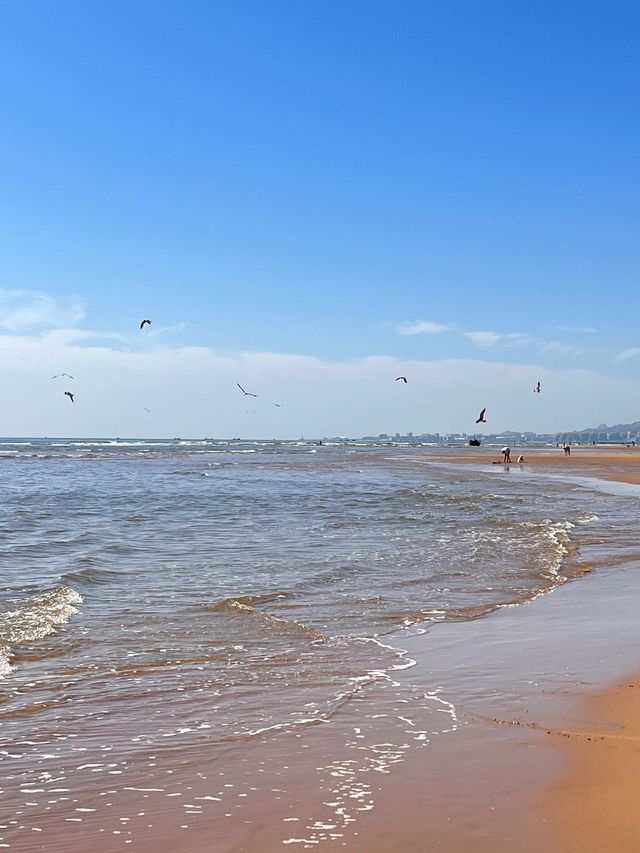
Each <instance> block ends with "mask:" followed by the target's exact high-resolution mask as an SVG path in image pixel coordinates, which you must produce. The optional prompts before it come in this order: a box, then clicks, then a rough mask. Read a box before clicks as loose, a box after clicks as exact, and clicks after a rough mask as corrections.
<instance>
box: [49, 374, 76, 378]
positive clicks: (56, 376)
mask: <svg viewBox="0 0 640 853" xmlns="http://www.w3.org/2000/svg"><path fill="white" fill-rule="evenodd" d="M59 376H66V377H67V379H73V376H72V375H71V374H70V373H56V375H55V376H52V377H51V378H52V379H57V378H58V377H59Z"/></svg>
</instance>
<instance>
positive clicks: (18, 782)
mask: <svg viewBox="0 0 640 853" xmlns="http://www.w3.org/2000/svg"><path fill="white" fill-rule="evenodd" d="M112 445H113V443H111V445H109V446H108V447H106V449H105V448H102V447H98V448H97V449H96V447H94V446H92V447H90V448H89V449H87V448H86V447H84V446H83V447H81V448H79V447H75V446H74V447H71V448H69V447H67V446H65V447H64V448H62V449H57V448H54V450H53V451H49V449H48V448H47V452H51V453H52V456H51V457H50V458H49V457H46V458H45V459H44V461H43V460H42V459H41V457H40V456H36V454H35V452H34V451H33V450H32V449H31V448H28V449H27V452H28V453H29V454H30V455H29V456H28V457H27V458H26V459H25V460H24V461H22V462H19V461H17V460H16V463H15V464H16V465H23V468H22V469H21V470H22V471H23V472H24V473H23V478H22V480H21V481H17V480H16V479H15V478H14V477H13V474H12V469H10V468H9V467H7V466H5V469H4V470H5V476H6V477H7V478H8V479H7V489H8V495H9V500H8V504H7V505H8V507H9V509H11V506H12V502H11V498H12V497H15V501H14V502H15V507H16V509H15V515H14V516H13V517H10V518H7V519H6V520H5V527H6V529H7V530H14V531H17V532H14V533H13V534H12V535H13V536H14V540H11V541H10V542H9V545H8V546H7V547H6V551H7V553H6V554H5V557H6V565H7V566H13V567H14V571H15V573H16V574H15V577H16V581H15V584H16V586H15V587H14V589H18V586H17V585H18V584H20V583H23V576H24V575H25V574H26V573H27V571H29V570H31V569H30V567H31V566H32V565H33V564H34V563H35V565H36V566H37V567H38V571H39V572H40V573H41V575H40V576H36V575H33V576H32V579H31V582H30V586H29V587H28V588H25V589H24V591H23V592H22V595H25V594H28V596H27V598H19V599H18V604H14V603H11V602H12V601H13V600H14V599H10V600H9V605H8V606H10V607H12V608H14V609H13V610H11V609H10V610H8V611H5V620H6V623H5V628H4V633H2V631H0V652H1V651H2V642H5V643H8V645H6V652H5V655H6V656H5V661H6V664H5V670H4V672H3V673H0V674H2V675H3V676H4V678H3V680H0V698H1V700H2V701H1V703H0V721H1V722H2V730H1V735H2V743H1V747H2V750H1V752H0V756H1V757H0V793H1V794H2V797H3V805H4V813H3V815H2V820H0V833H1V835H0V843H1V844H2V845H3V846H4V847H8V848H9V849H12V850H20V851H27V850H28V851H36V850H38V851H39V850H52V849H65V850H67V851H69V853H76V851H77V853H80V851H82V853H84V851H85V850H86V849H93V850H95V851H105V853H107V851H116V850H124V849H128V848H129V847H135V848H137V849H140V850H154V851H155V850H158V851H167V853H168V851H184V853H200V851H202V853H205V851H207V853H208V851H211V850H215V851H222V853H227V851H228V853H235V851H268V853H270V851H276V850H282V849H293V850H298V849H327V850H329V849H331V848H347V849H350V850H355V851H367V852H368V853H369V851H371V853H383V851H388V850H390V849H398V850H403V851H416V853H417V851H424V850H425V849H427V850H437V851H444V853H459V851H463V850H464V851H466V850H473V851H474V853H489V851H504V853H506V851H509V853H511V851H513V850H518V851H522V853H534V851H540V850H545V851H550V853H563V851H573V850H578V849H580V850H587V851H591V850H592V851H594V853H595V851H596V850H598V851H600V850H612V851H613V850H616V851H619V850H622V851H627V850H629V851H631V850H636V849H638V844H637V842H636V839H638V838H639V837H640V834H639V833H640V826H639V824H638V820H637V817H636V815H637V813H638V810H637V809H636V808H635V807H634V803H635V802H636V791H637V787H636V782H635V775H637V774H636V772H635V771H636V758H635V757H636V755H637V754H638V753H637V752H636V743H637V732H636V728H637V726H636V723H635V718H636V716H637V711H639V710H640V709H639V708H638V702H639V701H640V697H639V694H638V692H637V690H640V686H638V687H637V690H636V688H635V685H637V684H640V680H639V679H636V678H635V676H634V673H636V672H638V671H639V670H640V660H639V655H638V651H637V650H638V649H639V648H640V620H638V619H637V601H638V600H639V597H640V572H639V571H638V569H639V568H640V545H638V543H637V542H636V538H635V519H636V513H635V504H636V500H637V497H638V496H640V486H639V485H638V484H639V483H640V452H638V451H637V450H635V449H627V448H621V449H620V450H611V449H603V450H600V449H595V450H594V449H588V450H583V449H580V448H578V449H574V450H573V452H572V455H571V456H570V457H564V455H563V454H562V451H561V450H559V451H556V450H554V449H543V450H533V451H531V450H527V451H526V453H525V458H526V460H527V461H526V463H525V464H524V465H522V466H518V465H517V464H514V465H510V466H504V465H502V464H499V465H495V464H494V462H495V461H496V460H497V459H498V458H499V449H492V448H490V449H482V450H480V451H478V452H477V451H466V450H457V449H456V450H453V451H449V450H432V449H430V450H428V451H427V450H426V449H422V448H409V449H407V448H393V449H387V448H385V449H383V450H380V449H375V450H373V451H366V452H362V453H361V452H359V451H358V452H354V451H353V450H346V451H345V450H342V449H336V450H333V449H330V450H326V451H325V450H323V451H322V454H320V453H318V454H316V453H315V451H314V450H309V449H308V448H300V449H295V452H294V451H292V450H288V449H285V450H283V451H281V450H278V449H275V450H273V449H269V448H267V449H266V450H265V449H260V448H258V449H257V450H253V449H237V448H234V449H233V450H228V449H226V448H223V449H217V448H207V447H205V446H203V445H202V444H201V445H198V446H197V447H196V448H194V449H192V448H188V447H187V448H181V449H180V450H179V452H176V451H175V450H174V449H173V448H170V449H168V450H165V449H162V448H161V449H158V448H155V447H150V448H147V447H145V448H143V449H140V448H139V447H137V446H133V447H131V448H125V449H124V450H123V449H122V448H120V447H114V446H112ZM37 451H38V453H40V449H39V448H37ZM11 452H13V451H11ZM18 452H19V453H23V451H22V450H19V451H18ZM143 453H144V454H145V455H144V456H143V455H142V454H143ZM207 453H210V454H211V455H209V456H207V455H206V454H207ZM62 454H65V455H64V456H63V455H62ZM211 460H214V461H211ZM142 474H144V477H142V476H141V475H142ZM29 477H32V480H31V481H30V480H29ZM47 477H51V478H52V479H51V483H49V482H48V481H46V478H47ZM43 478H45V481H44V482H42V480H43ZM16 483H17V485H16ZM95 483H99V485H100V488H99V489H97V490H96V489H95ZM24 484H26V485H24ZM60 484H61V485H60ZM26 487H28V488H37V489H40V490H42V492H43V494H45V495H46V497H45V498H44V499H42V498H39V501H40V503H34V506H39V507H40V508H41V509H40V511H41V513H42V518H39V517H36V518H33V517H32V515H27V516H24V517H25V519H26V521H25V524H26V525H27V526H26V527H25V529H24V532H22V531H21V530H19V525H20V524H21V523H22V522H21V519H22V518H23V516H22V515H21V513H22V507H23V506H24V500H25V497H24V493H23V491H21V489H24V488H26ZM11 489H14V491H15V495H13V493H12V492H11ZM56 489H58V492H56V491H55V490H56ZM122 493H124V494H125V495H126V501H127V502H126V503H125V504H124V505H123V506H119V505H117V502H116V501H117V496H118V495H120V494H122ZM165 495H167V496H170V497H171V500H167V498H166V496H165ZM225 501H227V502H228V514H227V515H224V514H223V513H224V511H225V506H226V505H225ZM212 506H213V507H215V513H212V510H211V508H212ZM61 508H62V509H63V510H64V512H66V513H67V514H68V516H64V514H63V513H61ZM242 513H244V515H243V514H242ZM54 516H55V517H54ZM274 518H277V520H278V527H277V530H276V526H274ZM230 519H233V526H232V525H231V524H230ZM216 525H217V526H216ZM232 527H233V528H236V529H237V533H236V534H235V535H236V536H237V539H235V540H232V541H231V543H229V535H230V533H229V531H230V529H231V528H232ZM130 530H131V531H133V533H134V535H135V541H134V540H133V539H132V538H131V534H130V533H129V531H130ZM52 540H54V545H55V547H56V549H57V550H53V551H52ZM247 540H250V547H249V546H247V545H246V541H247ZM347 551H348V554H349V560H348V561H345V560H344V559H343V555H344V554H345V553H346V552H347ZM292 554H293V555H294V556H295V561H294V560H292V559H291V555H292ZM21 560H22V562H21ZM56 561H57V562H58V565H59V567H60V568H58V567H57V566H56ZM314 561H315V565H314ZM256 566H260V567H261V570H262V571H263V572H266V571H267V569H268V570H269V571H271V570H272V574H265V575H264V577H261V576H258V575H256V572H255V567H256ZM125 569H126V571H125ZM61 571H63V572H64V574H62V575H60V572H61ZM47 572H49V574H47ZM56 573H57V574H56ZM287 573H288V574H287ZM60 576H61V577H62V579H63V581H64V584H63V585H62V586H61V585H60V582H59V581H55V578H58V577H60ZM52 579H53V580H52ZM54 581H55V583H54ZM52 583H53V586H52ZM276 584H277V585H276ZM47 590H48V591H47ZM241 592H242V593H244V594H242V595H241V594H240V593H241ZM248 593H251V594H248ZM25 602H26V603H25ZM21 608H22V609H21ZM43 614H44V616H45V617H46V619H45V621H44V622H43V621H42V620H43V618H44V617H43ZM0 615H2V614H0ZM7 626H8V627H7ZM18 629H19V630H18ZM12 632H13V633H12ZM629 685H634V687H631V686H629ZM636 697H639V698H638V699H637V698H636ZM585 804H588V816H586V817H585V811H586V810H587V806H586V805H585Z"/></svg>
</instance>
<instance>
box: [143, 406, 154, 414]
mask: <svg viewBox="0 0 640 853" xmlns="http://www.w3.org/2000/svg"><path fill="white" fill-rule="evenodd" d="M144 410H145V412H146V413H147V414H148V415H150V414H151V412H152V411H153V409H147V407H146V406H145V407H144Z"/></svg>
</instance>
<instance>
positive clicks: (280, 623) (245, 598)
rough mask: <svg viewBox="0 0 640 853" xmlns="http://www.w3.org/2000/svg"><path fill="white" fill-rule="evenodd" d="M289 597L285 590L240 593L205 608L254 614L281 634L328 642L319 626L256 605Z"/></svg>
mask: <svg viewBox="0 0 640 853" xmlns="http://www.w3.org/2000/svg"><path fill="white" fill-rule="evenodd" d="M288 597H289V593H285V592H275V593H269V594H267V595H238V596H232V597H231V598H225V599H223V600H222V601H219V602H217V603H216V604H210V605H207V606H206V608H205V609H206V610H209V611H213V612H214V613H225V612H226V613H237V614H243V615H246V616H252V617H255V618H256V619H257V620H259V622H260V623H261V624H262V625H263V626H265V627H267V628H269V629H271V630H275V631H277V632H278V633H279V634H296V635H298V636H304V637H308V638H309V639H310V640H311V641H312V642H314V643H324V642H326V640H327V639H328V637H327V636H326V635H325V634H323V633H322V632H321V631H318V630H317V628H312V627H310V626H308V625H304V624H303V623H302V622H296V621H295V620H292V619H283V618H282V617H281V616H276V615H275V614H273V613H268V612H265V611H263V610H259V609H258V608H257V607H256V605H259V604H266V603H268V602H271V601H279V600H282V599H284V598H288Z"/></svg>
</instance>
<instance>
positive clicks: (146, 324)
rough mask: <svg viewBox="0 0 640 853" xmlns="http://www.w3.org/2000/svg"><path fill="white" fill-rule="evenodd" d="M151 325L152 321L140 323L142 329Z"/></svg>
mask: <svg viewBox="0 0 640 853" xmlns="http://www.w3.org/2000/svg"><path fill="white" fill-rule="evenodd" d="M150 325H151V320H143V321H142V323H140V328H141V329H144V327H145V326H150Z"/></svg>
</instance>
